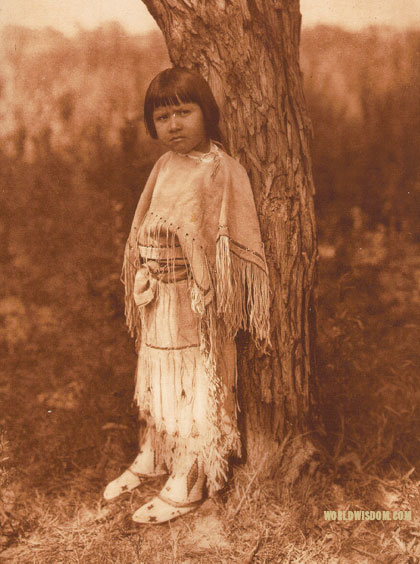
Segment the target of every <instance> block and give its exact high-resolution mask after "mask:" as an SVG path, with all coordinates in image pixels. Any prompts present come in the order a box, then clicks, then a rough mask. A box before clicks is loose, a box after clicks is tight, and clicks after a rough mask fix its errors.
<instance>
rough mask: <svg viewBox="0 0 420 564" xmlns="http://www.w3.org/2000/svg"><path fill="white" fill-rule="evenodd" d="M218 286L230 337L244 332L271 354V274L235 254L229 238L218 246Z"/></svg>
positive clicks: (223, 238)
mask: <svg viewBox="0 0 420 564" xmlns="http://www.w3.org/2000/svg"><path fill="white" fill-rule="evenodd" d="M233 245H234V243H232V246H233ZM215 285H216V296H217V315H218V317H222V318H223V321H224V324H225V327H226V331H227V335H228V337H229V338H233V337H235V335H236V333H237V332H238V330H239V329H244V330H245V331H249V333H251V335H252V336H253V338H254V341H255V344H256V346H257V348H260V349H263V350H264V351H267V347H270V346H271V341H270V288H269V283H268V275H267V273H266V272H265V271H264V270H263V269H262V268H261V267H260V266H258V265H257V264H255V263H254V262H252V261H250V260H246V259H244V258H241V257H239V256H238V255H237V254H235V252H232V249H231V240H230V238H229V236H228V235H221V236H219V238H218V241H217V244H216V281H215Z"/></svg>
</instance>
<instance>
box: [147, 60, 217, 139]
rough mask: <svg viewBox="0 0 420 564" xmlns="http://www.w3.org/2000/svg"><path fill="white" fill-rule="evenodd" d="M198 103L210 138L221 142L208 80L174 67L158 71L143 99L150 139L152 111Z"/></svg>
mask: <svg viewBox="0 0 420 564" xmlns="http://www.w3.org/2000/svg"><path fill="white" fill-rule="evenodd" d="M183 103H184V104H187V103H195V104H198V105H199V106H200V108H201V111H202V112H203V117H204V125H205V128H206V133H207V136H208V138H209V139H213V140H214V141H218V142H221V141H222V140H221V135H220V131H219V117H220V112H219V107H218V105H217V102H216V100H215V99H214V96H213V93H212V91H211V90H210V86H209V85H208V84H207V81H206V80H204V78H203V77H202V76H201V75H200V74H198V73H197V72H194V71H191V70H189V69H185V68H181V67H175V68H170V69H165V70H164V71H162V72H160V73H159V74H158V75H157V76H155V78H154V79H153V80H152V82H151V83H150V85H149V88H148V89H147V92H146V97H145V100H144V122H145V125H146V129H147V131H148V132H149V134H150V136H151V137H153V139H157V133H156V128H155V123H154V121H153V111H154V110H155V109H156V108H160V107H162V106H173V105H175V106H179V105H180V104H183Z"/></svg>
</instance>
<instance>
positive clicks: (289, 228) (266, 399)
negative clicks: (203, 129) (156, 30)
mask: <svg viewBox="0 0 420 564" xmlns="http://www.w3.org/2000/svg"><path fill="white" fill-rule="evenodd" d="M143 1H144V3H145V4H146V6H147V7H148V9H149V11H150V12H151V14H152V16H153V17H154V18H155V20H156V22H157V23H158V25H159V27H160V28H161V30H162V32H163V34H164V36H165V39H166V43H167V46H168V51H169V56H170V58H171V60H172V62H173V63H174V64H175V65H179V66H184V67H188V68H194V69H196V70H198V71H199V72H200V73H201V74H202V75H203V76H204V77H205V78H206V79H207V80H208V82H209V84H210V86H211V88H212V90H213V92H214V94H215V97H216V99H217V101H218V103H219V105H220V108H221V112H222V124H221V125H222V127H221V129H222V133H223V135H224V139H225V142H226V146H227V149H228V150H229V151H230V153H231V154H232V156H234V157H235V158H237V159H238V160H239V161H240V162H241V163H242V164H243V165H244V167H245V168H246V170H247V171H248V174H249V177H250V180H251V184H252V187H253V191H254V196H255V202H256V206H257V210H258V214H259V218H260V225H261V232H262V237H263V240H264V243H265V250H266V255H267V261H268V265H269V272H270V283H271V289H272V292H273V299H272V304H271V323H272V342H273V351H272V353H271V355H270V356H264V355H261V354H259V353H258V352H257V351H256V349H255V347H254V346H253V344H252V343H251V342H250V340H249V339H248V338H247V337H246V336H245V335H241V336H240V339H239V351H240V355H239V374H240V386H239V387H240V403H241V410H242V414H243V423H244V435H245V437H246V451H247V455H248V459H249V460H250V462H251V463H256V462H257V461H258V460H260V459H261V454H262V453H263V452H268V453H270V454H272V455H274V454H275V451H276V448H278V445H282V447H283V446H284V443H283V441H284V439H285V437H290V438H294V441H293V443H294V444H295V445H296V444H299V445H300V446H302V445H305V446H306V452H307V453H308V454H309V455H310V454H311V453H313V449H312V450H311V449H309V450H308V448H307V447H308V444H310V442H308V441H304V440H302V436H304V437H309V436H310V432H311V431H313V429H314V423H315V420H316V417H314V414H316V413H317V409H316V404H317V400H316V398H317V394H316V388H317V387H316V382H315V375H314V367H313V354H312V348H311V343H312V337H313V331H314V323H313V320H314V311H313V305H312V303H313V300H312V297H313V286H314V276H315V265H316V256H317V251H316V235H315V219H314V208H313V180H312V172H311V160H310V152H309V139H310V135H311V125H310V121H309V119H308V117H307V114H306V110H305V100H304V94H303V88H302V76H301V72H300V69H299V62H298V58H299V39H300V25H301V16H300V12H299V0H235V1H234V2H232V1H231V0H206V1H203V0H143ZM298 437H299V439H298ZM282 443H283V444H282ZM292 450H293V449H292ZM300 450H301V451H302V449H301V448H300ZM299 457H300V460H303V459H302V456H301V454H300V455H299ZM304 458H305V457H304Z"/></svg>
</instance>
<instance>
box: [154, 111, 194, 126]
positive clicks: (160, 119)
mask: <svg viewBox="0 0 420 564" xmlns="http://www.w3.org/2000/svg"><path fill="white" fill-rule="evenodd" d="M190 113H191V110H187V109H180V110H176V111H175V112H166V113H164V114H158V115H157V116H156V117H155V118H154V120H155V121H158V122H160V123H164V122H166V121H168V119H169V118H170V117H171V115H173V114H174V115H175V116H179V117H186V116H188V115H190Z"/></svg>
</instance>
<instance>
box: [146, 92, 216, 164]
mask: <svg viewBox="0 0 420 564" xmlns="http://www.w3.org/2000/svg"><path fill="white" fill-rule="evenodd" d="M153 121H154V123H155V128H156V133H157V136H158V139H159V140H160V141H161V142H162V143H163V144H164V145H166V147H168V148H169V149H171V150H172V151H176V152H177V153H189V152H190V151H193V150H194V151H201V152H204V153H205V152H207V151H209V149H210V143H209V139H208V137H207V135H206V128H205V125H204V117H203V112H202V110H201V108H200V106H199V105H198V104H195V103H194V102H187V103H182V102H181V103H180V104H179V105H172V106H161V107H159V108H156V109H155V110H154V112H153Z"/></svg>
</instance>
